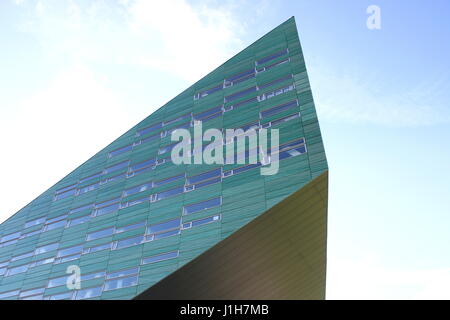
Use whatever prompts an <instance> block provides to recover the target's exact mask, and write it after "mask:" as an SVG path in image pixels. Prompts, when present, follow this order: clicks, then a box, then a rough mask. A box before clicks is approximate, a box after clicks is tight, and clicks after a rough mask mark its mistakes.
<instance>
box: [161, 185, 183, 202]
mask: <svg viewBox="0 0 450 320" xmlns="http://www.w3.org/2000/svg"><path fill="white" fill-rule="evenodd" d="M183 192H184V187H179V188H175V189H170V190H167V191H163V192H160V193H158V200H162V199H165V198H168V197H171V196H174V195H177V194H180V193H183Z"/></svg>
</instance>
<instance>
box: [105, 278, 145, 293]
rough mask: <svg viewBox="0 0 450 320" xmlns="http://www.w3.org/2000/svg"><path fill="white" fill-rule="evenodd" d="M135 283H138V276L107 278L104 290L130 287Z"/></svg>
mask: <svg viewBox="0 0 450 320" xmlns="http://www.w3.org/2000/svg"><path fill="white" fill-rule="evenodd" d="M137 284H138V276H132V277H127V278H121V279H116V280H109V281H106V282H105V291H107V290H115V289H120V288H126V287H131V286H135V285H137Z"/></svg>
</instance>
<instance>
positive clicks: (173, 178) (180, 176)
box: [154, 173, 184, 187]
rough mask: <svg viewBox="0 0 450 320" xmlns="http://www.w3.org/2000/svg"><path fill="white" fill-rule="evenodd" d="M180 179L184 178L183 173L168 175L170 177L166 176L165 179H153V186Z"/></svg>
mask: <svg viewBox="0 0 450 320" xmlns="http://www.w3.org/2000/svg"><path fill="white" fill-rule="evenodd" d="M180 179H184V173H183V174H179V175H177V176H173V177H170V178H166V179H163V180H159V181H155V182H154V186H155V187H159V186H162V185H165V184H166V183H170V182H173V181H176V180H180Z"/></svg>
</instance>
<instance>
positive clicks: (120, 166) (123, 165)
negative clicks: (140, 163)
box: [105, 161, 128, 173]
mask: <svg viewBox="0 0 450 320" xmlns="http://www.w3.org/2000/svg"><path fill="white" fill-rule="evenodd" d="M126 167H128V161H123V162H120V163H118V164H115V165H113V166H111V167H108V168H106V169H105V173H111V172H113V171H116V170H119V169H123V168H126Z"/></svg>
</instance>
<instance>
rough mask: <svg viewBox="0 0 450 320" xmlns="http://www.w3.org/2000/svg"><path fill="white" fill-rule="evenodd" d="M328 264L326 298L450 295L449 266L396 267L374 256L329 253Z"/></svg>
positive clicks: (397, 297) (405, 297)
mask: <svg viewBox="0 0 450 320" xmlns="http://www.w3.org/2000/svg"><path fill="white" fill-rule="evenodd" d="M327 268H328V273H327V299H332V300H333V299H357V300H366V299H450V268H430V269H408V268H405V267H404V266H402V267H401V268H395V267H391V266H388V265H386V264H385V263H383V262H382V261H381V260H380V259H379V258H378V257H376V256H366V257H360V258H355V259H347V260H343V259H340V258H337V257H336V258H334V257H331V258H329V259H328V266H327Z"/></svg>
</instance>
